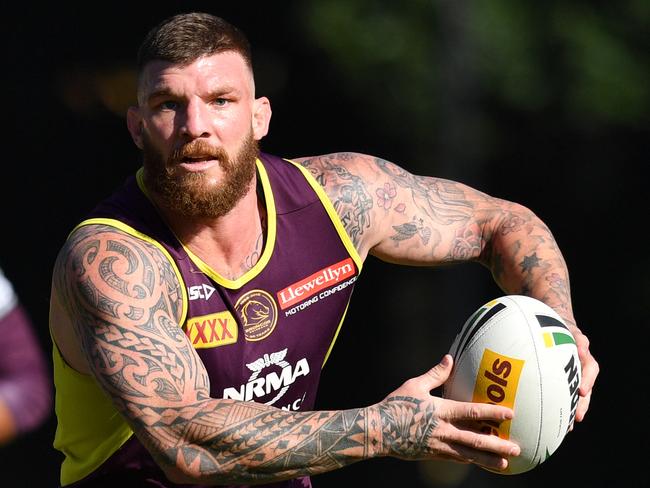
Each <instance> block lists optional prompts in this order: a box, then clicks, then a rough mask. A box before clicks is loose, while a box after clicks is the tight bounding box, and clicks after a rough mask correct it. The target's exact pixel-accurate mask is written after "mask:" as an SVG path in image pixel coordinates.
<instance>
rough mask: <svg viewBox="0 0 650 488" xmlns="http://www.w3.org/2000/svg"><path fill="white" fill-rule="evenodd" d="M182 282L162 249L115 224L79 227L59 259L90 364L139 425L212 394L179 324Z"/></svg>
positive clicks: (60, 280) (67, 301)
mask: <svg viewBox="0 0 650 488" xmlns="http://www.w3.org/2000/svg"><path fill="white" fill-rule="evenodd" d="M180 286H181V284H180V283H179V281H178V279H177V278H176V276H175V274H174V271H173V269H172V268H171V265H170V263H169V262H168V261H167V259H166V258H165V256H164V255H163V254H162V253H161V252H160V250H159V249H157V248H156V247H155V246H153V245H152V244H149V243H147V242H144V241H141V240H139V239H135V238H133V237H131V236H128V235H126V234H123V233H121V232H116V231H114V230H107V229H101V228H94V229H84V228H81V229H79V230H78V231H77V232H76V235H75V237H74V239H72V240H71V241H70V242H69V244H68V245H67V246H66V248H64V250H63V251H62V253H61V256H60V257H59V260H58V262H57V287H58V289H59V291H60V292H61V291H63V293H59V296H60V297H63V301H64V306H65V308H66V310H67V314H68V316H69V317H70V319H71V320H72V322H73V323H74V329H75V332H76V334H77V337H78V339H79V345H80V347H81V349H82V350H83V353H84V356H85V358H86V361H87V363H88V365H89V368H90V370H91V372H92V374H93V375H94V376H95V378H96V380H97V382H98V383H99V384H100V385H101V387H102V389H104V390H105V391H106V392H107V393H108V395H109V396H110V397H111V398H112V399H113V402H114V403H115V405H116V407H117V408H118V409H119V410H120V411H121V413H122V414H123V415H124V416H125V418H126V419H127V421H129V423H130V424H131V425H132V427H133V428H134V430H135V431H136V432H138V431H141V430H142V429H143V428H144V429H146V428H147V426H148V425H150V423H151V422H152V421H154V419H156V418H157V416H158V415H159V414H160V413H161V412H163V411H164V410H165V409H167V408H175V407H180V406H181V405H184V404H185V405H186V404H188V403H192V402H196V401H197V399H198V398H205V397H207V395H208V390H209V385H208V379H207V374H206V372H205V369H204V367H203V365H202V363H201V362H200V360H199V358H198V356H197V355H196V352H195V351H194V349H193V348H192V347H191V344H190V343H189V341H188V339H187V337H186V336H185V334H184V333H183V331H182V329H181V328H180V326H179V324H178V319H179V310H180V308H181V300H182V298H181V293H180Z"/></svg>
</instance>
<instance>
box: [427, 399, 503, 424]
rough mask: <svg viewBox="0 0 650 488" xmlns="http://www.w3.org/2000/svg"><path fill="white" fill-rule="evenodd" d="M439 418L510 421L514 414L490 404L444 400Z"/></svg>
mask: <svg viewBox="0 0 650 488" xmlns="http://www.w3.org/2000/svg"><path fill="white" fill-rule="evenodd" d="M438 416H439V417H440V418H443V419H446V420H449V421H461V422H462V421H466V420H496V421H497V422H501V421H503V420H510V419H512V418H513V417H514V412H513V411H512V409H510V408H508V407H503V406H501V405H492V404H490V403H470V402H459V401H455V400H444V402H441V404H440V405H439V407H438Z"/></svg>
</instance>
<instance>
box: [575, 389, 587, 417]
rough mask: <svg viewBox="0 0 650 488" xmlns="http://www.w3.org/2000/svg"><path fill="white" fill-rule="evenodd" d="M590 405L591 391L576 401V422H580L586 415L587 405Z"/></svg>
mask: <svg viewBox="0 0 650 488" xmlns="http://www.w3.org/2000/svg"><path fill="white" fill-rule="evenodd" d="M590 403H591V391H590V392H589V393H588V394H587V395H585V396H583V397H580V399H579V400H578V407H577V408H576V422H582V421H583V420H584V418H585V415H587V410H589V404H590Z"/></svg>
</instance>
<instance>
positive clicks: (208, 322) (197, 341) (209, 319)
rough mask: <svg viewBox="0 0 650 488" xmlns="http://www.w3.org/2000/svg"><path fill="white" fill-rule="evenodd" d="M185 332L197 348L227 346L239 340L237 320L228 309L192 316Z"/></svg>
mask: <svg viewBox="0 0 650 488" xmlns="http://www.w3.org/2000/svg"><path fill="white" fill-rule="evenodd" d="M185 334H186V335H187V337H189V339H190V342H191V343H192V346H194V348H195V349H205V348H210V347H219V346H225V345H226V344H234V343H235V342H237V322H235V318H234V317H233V316H232V314H231V313H230V312H228V311H225V312H219V313H212V314H209V315H201V316H199V317H192V318H191V319H189V320H188V321H187V323H186V329H185Z"/></svg>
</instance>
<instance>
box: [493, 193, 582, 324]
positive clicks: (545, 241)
mask: <svg viewBox="0 0 650 488" xmlns="http://www.w3.org/2000/svg"><path fill="white" fill-rule="evenodd" d="M492 233H493V235H492V236H491V238H490V239H489V242H490V245H489V246H487V247H486V248H485V249H484V252H483V254H482V256H481V260H482V262H483V263H484V264H485V265H486V266H488V267H489V268H490V269H491V271H492V274H493V276H494V279H495V281H496V283H497V284H498V285H499V286H500V287H501V289H502V290H504V291H505V292H506V293H511V294H522V295H529V296H532V297H534V298H537V299H539V300H541V301H543V302H545V303H547V304H548V305H550V306H551V307H553V308H554V309H555V310H556V311H557V312H558V313H559V314H560V315H561V316H562V317H563V318H564V319H565V320H567V321H569V322H570V323H571V324H572V325H575V324H574V319H573V310H572V307H571V291H570V286H569V272H568V269H567V265H566V262H565V260H564V257H563V255H562V252H561V251H560V249H559V247H558V245H557V242H556V241H555V238H554V237H553V234H552V233H551V231H550V230H549V228H548V227H547V226H546V225H545V224H544V222H542V221H541V220H540V219H539V218H538V217H537V216H536V215H535V214H534V213H533V212H531V211H530V210H528V209H526V208H525V207H522V206H521V205H516V204H512V205H511V206H510V207H509V209H508V210H507V211H505V212H504V213H503V215H502V216H501V218H500V219H499V220H498V225H497V226H496V228H495V229H494V230H493V231H492Z"/></svg>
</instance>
